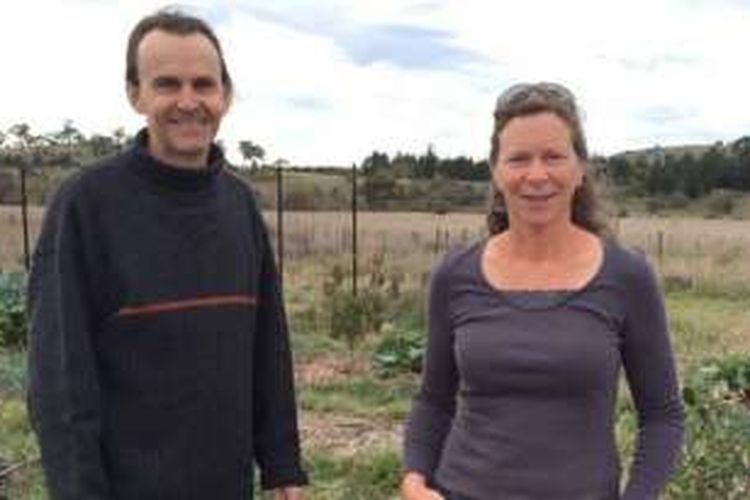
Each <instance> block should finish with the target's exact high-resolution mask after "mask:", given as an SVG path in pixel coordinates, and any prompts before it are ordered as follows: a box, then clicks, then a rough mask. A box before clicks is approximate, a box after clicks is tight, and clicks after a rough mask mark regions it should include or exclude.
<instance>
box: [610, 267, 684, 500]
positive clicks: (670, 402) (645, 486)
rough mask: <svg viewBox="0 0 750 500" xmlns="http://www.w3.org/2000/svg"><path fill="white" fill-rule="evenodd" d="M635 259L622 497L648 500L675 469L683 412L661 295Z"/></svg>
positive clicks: (627, 336)
mask: <svg viewBox="0 0 750 500" xmlns="http://www.w3.org/2000/svg"><path fill="white" fill-rule="evenodd" d="M636 259H637V260H635V261H634V262H633V263H632V265H633V266H634V269H633V270H632V271H631V272H630V273H629V279H628V280H627V284H628V287H627V289H626V293H627V297H626V303H627V305H628V309H627V313H626V318H625V323H624V332H623V344H622V358H623V364H624V367H625V373H626V376H627V379H628V384H629V386H630V392H631V394H632V396H633V400H634V402H635V407H636V410H637V412H638V435H637V441H636V450H635V456H634V458H633V465H632V467H631V470H630V475H629V480H628V484H627V486H626V488H625V492H624V494H623V500H647V499H648V500H650V499H656V498H658V495H659V492H660V491H661V490H662V489H663V488H664V486H665V484H666V483H667V481H668V479H669V476H670V475H671V474H672V472H673V471H674V469H675V466H676V463H677V460H678V457H679V453H680V448H681V445H682V439H683V433H684V414H683V407H682V401H681V399H680V393H679V388H678V382H677V376H676V373H675V362H674V356H673V352H672V346H671V342H670V337H669V331H668V327H667V318H666V313H665V308H664V302H663V298H662V295H661V292H660V290H659V287H658V284H657V282H656V278H655V276H654V274H653V272H652V271H651V269H650V267H649V266H648V264H647V263H646V261H645V260H644V259H642V258H641V257H637V258H636Z"/></svg>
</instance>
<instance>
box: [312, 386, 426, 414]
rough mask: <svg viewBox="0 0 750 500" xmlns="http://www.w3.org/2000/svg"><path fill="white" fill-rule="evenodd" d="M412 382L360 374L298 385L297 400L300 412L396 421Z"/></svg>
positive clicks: (411, 391)
mask: <svg viewBox="0 0 750 500" xmlns="http://www.w3.org/2000/svg"><path fill="white" fill-rule="evenodd" d="M415 385H416V384H415V382H414V380H413V379H411V378H407V377H404V378H400V379H396V380H395V381H394V380H380V379H377V378H374V377H372V376H367V377H362V376H360V377H356V378H349V379H345V380H337V381H335V382H332V383H328V384H323V385H310V386H302V387H301V390H300V394H299V398H298V399H299V405H300V408H301V409H302V411H306V410H309V411H315V412H318V413H336V414H344V415H353V416H358V417H364V418H375V419H387V420H395V421H400V420H403V419H404V418H405V417H406V415H407V413H408V411H409V406H410V398H411V395H412V394H414V390H415Z"/></svg>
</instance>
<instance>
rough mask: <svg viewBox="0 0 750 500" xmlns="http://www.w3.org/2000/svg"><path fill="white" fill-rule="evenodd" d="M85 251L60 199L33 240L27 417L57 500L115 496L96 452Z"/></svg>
mask: <svg viewBox="0 0 750 500" xmlns="http://www.w3.org/2000/svg"><path fill="white" fill-rule="evenodd" d="M58 198H62V196H58ZM83 254H84V251H83V248H82V243H81V235H80V226H79V220H78V219H77V217H76V211H75V209H74V206H73V204H72V203H70V202H69V201H66V200H64V199H63V200H60V199H57V200H56V201H55V202H54V203H53V204H52V206H51V207H50V209H49V213H48V214H47V216H46V218H45V223H44V227H43V229H42V233H41V235H40V237H39V241H38V243H37V247H36V251H35V253H34V260H33V265H32V269H31V274H30V277H29V290H28V302H29V312H30V315H31V317H30V319H31V327H30V339H29V388H28V405H29V415H30V418H31V422H32V425H33V427H34V429H35V431H36V433H37V435H38V438H39V445H40V448H41V454H42V465H43V467H44V471H45V475H46V478H47V486H48V488H49V493H50V496H51V498H53V499H54V500H94V499H96V500H103V499H110V498H112V496H111V494H110V489H109V484H108V481H107V478H106V475H105V472H104V467H103V465H102V457H101V445H100V439H99V436H100V411H99V404H100V397H99V382H98V376H97V369H96V362H95V356H94V349H93V345H92V323H93V322H92V312H91V308H92V306H91V294H90V291H89V289H88V283H87V270H86V269H85V266H84V265H83V261H84V259H83Z"/></svg>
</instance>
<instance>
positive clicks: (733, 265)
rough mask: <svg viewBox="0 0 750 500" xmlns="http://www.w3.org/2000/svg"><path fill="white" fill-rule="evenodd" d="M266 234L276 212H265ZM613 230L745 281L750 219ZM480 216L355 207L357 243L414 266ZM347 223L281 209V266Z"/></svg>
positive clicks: (341, 242)
mask: <svg viewBox="0 0 750 500" xmlns="http://www.w3.org/2000/svg"><path fill="white" fill-rule="evenodd" d="M265 215H266V220H267V222H268V226H269V230H270V232H271V235H272V237H273V238H274V239H275V237H276V214H275V213H274V212H267V213H266V214H265ZM42 216H43V209H42V208H40V207H30V209H29V235H30V243H31V247H32V248H33V244H34V241H35V239H36V236H37V235H38V233H39V229H40V226H41V220H42ZM612 226H613V230H614V231H615V233H616V234H617V235H618V237H619V239H620V240H621V241H622V242H623V243H624V244H626V245H628V246H631V247H638V248H640V249H643V250H644V251H646V252H647V253H648V255H649V256H650V257H651V259H652V262H653V263H654V265H655V266H656V267H657V268H658V269H659V271H660V272H661V274H662V275H664V276H670V277H673V278H674V279H677V280H678V281H680V280H683V281H685V282H689V283H690V284H691V285H704V286H714V285H718V284H720V285H721V287H722V288H724V289H727V288H729V289H732V288H735V287H736V288H744V287H745V285H747V284H748V283H750V221H748V220H723V219H700V218H674V217H671V218H659V217H652V218H623V219H618V220H615V221H614V222H613V224H612ZM484 234H485V230H484V216H483V215H482V214H468V213H448V214H445V215H436V214H430V213H403V212H361V213H359V214H358V248H359V255H360V260H361V261H362V262H363V263H365V262H366V261H367V259H368V258H370V256H372V255H373V254H375V253H380V254H386V255H388V256H389V257H390V258H389V259H388V260H389V261H390V262H391V263H393V264H394V265H399V266H402V267H406V268H407V269H410V270H415V268H414V266H415V265H417V268H418V269H419V270H420V271H424V270H426V269H428V268H429V266H430V264H431V263H432V262H433V258H432V257H434V256H436V255H438V254H440V253H441V252H442V251H444V250H445V249H446V248H449V247H451V246H454V245H460V244H465V243H468V242H470V241H474V240H476V239H477V238H481V237H483V236H484ZM351 241H352V224H351V214H350V213H348V212H286V213H285V214H284V259H285V265H287V266H288V265H291V266H294V263H295V262H296V261H300V260H303V261H305V260H307V258H308V257H314V260H316V261H318V262H321V261H322V262H328V261H330V260H342V262H345V261H347V260H348V259H349V258H348V257H347V256H348V255H349V254H350V252H351ZM0 243H1V245H0V270H4V271H12V270H19V269H21V268H22V266H23V239H22V226H21V210H20V207H17V206H0Z"/></svg>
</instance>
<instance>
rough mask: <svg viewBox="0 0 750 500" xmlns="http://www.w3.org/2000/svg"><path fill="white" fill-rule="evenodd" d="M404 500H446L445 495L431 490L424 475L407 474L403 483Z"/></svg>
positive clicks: (402, 493) (402, 496) (402, 497)
mask: <svg viewBox="0 0 750 500" xmlns="http://www.w3.org/2000/svg"><path fill="white" fill-rule="evenodd" d="M401 499H402V500H445V498H444V497H443V495H441V494H440V493H438V492H437V491H435V490H433V489H432V488H429V487H428V486H427V483H426V481H425V479H424V476H423V475H422V474H419V473H417V472H407V473H406V475H405V476H404V479H403V481H401Z"/></svg>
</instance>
